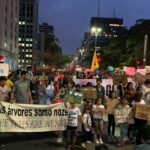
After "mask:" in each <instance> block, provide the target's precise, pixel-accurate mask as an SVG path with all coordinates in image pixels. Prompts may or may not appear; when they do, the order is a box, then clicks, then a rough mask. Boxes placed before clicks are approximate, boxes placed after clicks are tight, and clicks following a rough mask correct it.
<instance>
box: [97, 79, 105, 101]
mask: <svg viewBox="0 0 150 150" xmlns="http://www.w3.org/2000/svg"><path fill="white" fill-rule="evenodd" d="M101 84H102V80H100V79H97V85H96V91H97V97H98V98H102V99H105V88H104V87H103V86H102V85H101Z"/></svg>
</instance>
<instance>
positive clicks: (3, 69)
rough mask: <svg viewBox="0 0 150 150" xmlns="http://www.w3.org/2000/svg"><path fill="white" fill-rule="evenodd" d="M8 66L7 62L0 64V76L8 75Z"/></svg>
mask: <svg viewBox="0 0 150 150" xmlns="http://www.w3.org/2000/svg"><path fill="white" fill-rule="evenodd" d="M8 74H9V66H8V64H0V76H8Z"/></svg>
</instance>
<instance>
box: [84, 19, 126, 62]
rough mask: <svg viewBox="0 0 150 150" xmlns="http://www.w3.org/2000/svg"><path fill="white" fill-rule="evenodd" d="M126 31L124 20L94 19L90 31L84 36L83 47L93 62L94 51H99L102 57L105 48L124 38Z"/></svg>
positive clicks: (98, 53)
mask: <svg viewBox="0 0 150 150" xmlns="http://www.w3.org/2000/svg"><path fill="white" fill-rule="evenodd" d="M126 31H127V29H126V28H125V27H124V26H123V19H120V18H104V17H92V18H91V21H90V31H89V32H86V33H85V34H84V40H83V42H82V46H81V47H84V49H85V50H86V55H87V56H88V59H89V60H90V61H91V60H92V58H93V54H94V50H97V55H100V53H101V51H103V50H104V47H105V46H108V45H109V44H110V43H111V41H112V40H113V39H115V38H118V37H120V36H123V35H124V33H126Z"/></svg>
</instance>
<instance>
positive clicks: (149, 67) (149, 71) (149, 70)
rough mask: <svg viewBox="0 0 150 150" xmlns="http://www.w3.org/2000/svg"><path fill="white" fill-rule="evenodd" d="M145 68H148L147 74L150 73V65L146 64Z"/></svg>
mask: <svg viewBox="0 0 150 150" xmlns="http://www.w3.org/2000/svg"><path fill="white" fill-rule="evenodd" d="M145 69H146V74H149V73H150V66H145Z"/></svg>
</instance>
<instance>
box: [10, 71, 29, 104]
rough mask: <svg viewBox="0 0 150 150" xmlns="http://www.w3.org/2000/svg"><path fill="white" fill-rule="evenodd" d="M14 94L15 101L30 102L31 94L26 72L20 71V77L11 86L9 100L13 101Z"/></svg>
mask: <svg viewBox="0 0 150 150" xmlns="http://www.w3.org/2000/svg"><path fill="white" fill-rule="evenodd" d="M14 95H16V101H15V102H16V103H22V104H31V103H32V96H31V91H30V82H29V80H27V72H26V71H21V77H20V79H18V80H17V81H16V82H15V83H14V86H13V89H12V94H11V102H13V98H14Z"/></svg>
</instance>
